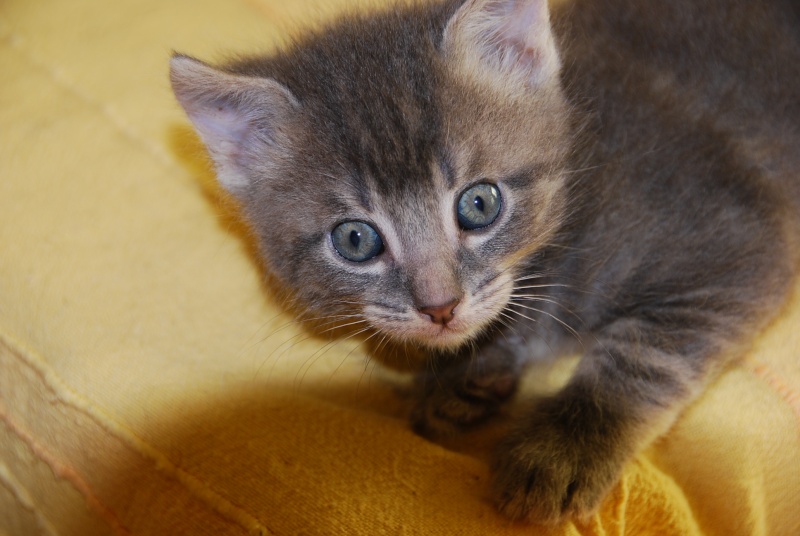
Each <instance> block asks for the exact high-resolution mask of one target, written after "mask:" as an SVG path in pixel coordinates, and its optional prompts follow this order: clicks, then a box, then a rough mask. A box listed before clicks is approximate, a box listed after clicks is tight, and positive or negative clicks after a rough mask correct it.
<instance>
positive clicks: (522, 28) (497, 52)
mask: <svg viewBox="0 0 800 536" xmlns="http://www.w3.org/2000/svg"><path fill="white" fill-rule="evenodd" d="M443 43H444V53H445V55H446V56H447V57H448V59H450V60H452V61H453V62H455V65H456V66H457V67H456V68H457V69H458V70H459V71H460V74H461V75H462V76H466V77H468V78H472V79H474V80H475V81H477V82H479V83H489V84H491V85H492V86H495V87H498V88H499V89H506V90H511V91H512V92H518V91H519V90H520V89H523V90H526V89H530V88H536V87H539V86H543V85H548V84H550V83H554V82H556V81H557V80H558V72H559V69H560V61H559V57H558V51H557V50H556V45H555V39H554V37H553V33H552V31H551V29H550V12H549V10H548V8H547V0H468V1H467V2H466V3H465V4H464V5H463V6H462V7H461V8H460V9H459V10H458V11H457V12H456V13H455V14H454V15H453V17H452V18H451V19H450V21H449V22H448V24H447V27H446V29H445V34H444V41H443Z"/></svg>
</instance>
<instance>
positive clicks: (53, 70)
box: [0, 25, 178, 170]
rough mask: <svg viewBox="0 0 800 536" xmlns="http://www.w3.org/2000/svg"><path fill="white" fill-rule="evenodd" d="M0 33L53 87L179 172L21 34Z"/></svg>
mask: <svg viewBox="0 0 800 536" xmlns="http://www.w3.org/2000/svg"><path fill="white" fill-rule="evenodd" d="M0 30H6V31H7V35H5V36H0V40H1V41H4V42H5V43H6V44H7V45H8V46H9V47H10V48H11V49H13V50H16V51H17V52H18V53H19V54H21V55H22V56H23V57H24V58H25V59H26V60H27V62H28V64H29V65H31V66H33V67H35V68H37V69H39V70H40V71H42V72H44V73H45V74H46V75H47V76H48V77H49V78H50V80H51V81H52V82H53V83H54V85H56V86H58V87H60V88H62V89H64V90H66V91H67V93H69V94H71V95H72V96H74V97H75V98H77V99H78V100H79V101H81V102H82V103H84V104H85V105H86V106H88V107H89V108H92V109H94V110H96V111H97V112H99V113H100V115H101V116H102V117H104V118H105V119H106V120H107V121H108V122H109V123H110V124H111V125H112V127H113V128H114V129H115V130H117V131H118V132H119V133H120V134H121V135H122V136H123V137H124V138H126V139H128V140H129V141H131V142H133V144H134V145H136V146H138V147H140V148H142V149H143V150H144V151H145V152H146V153H148V154H149V155H150V156H152V157H153V158H154V159H155V160H156V161H157V162H159V163H160V164H162V165H164V166H166V167H167V168H169V169H171V170H175V169H177V168H178V165H177V163H176V162H175V160H174V159H173V158H172V157H171V156H170V155H169V153H167V152H165V151H164V150H163V149H162V148H161V145H159V144H157V143H154V142H152V141H151V140H150V139H148V138H147V137H145V136H143V135H141V134H139V133H138V132H137V131H136V129H135V128H134V127H133V126H131V125H130V124H129V123H128V122H127V121H125V119H124V118H123V117H121V116H120V115H118V114H117V113H116V112H115V111H114V109H113V108H112V107H110V106H109V105H107V104H104V103H103V102H102V101H100V100H98V99H97V98H96V97H94V96H93V95H91V94H90V93H88V92H86V91H84V90H83V89H81V87H80V86H78V84H77V83H75V82H74V81H73V80H71V79H70V78H69V76H68V75H67V74H66V73H65V72H64V71H63V70H62V69H61V68H59V67H58V66H54V65H52V64H50V63H48V62H47V61H46V60H44V59H42V58H40V57H39V56H37V55H36V54H35V53H34V52H33V51H32V50H31V48H30V47H29V46H28V45H27V43H26V42H25V39H24V38H23V37H22V36H21V35H20V34H18V33H15V32H14V31H13V30H11V28H10V27H8V26H7V25H3V27H0Z"/></svg>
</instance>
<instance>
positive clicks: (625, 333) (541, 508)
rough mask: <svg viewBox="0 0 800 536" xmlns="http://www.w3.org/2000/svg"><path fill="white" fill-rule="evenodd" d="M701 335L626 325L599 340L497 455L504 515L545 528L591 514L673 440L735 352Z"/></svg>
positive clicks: (497, 489)
mask: <svg viewBox="0 0 800 536" xmlns="http://www.w3.org/2000/svg"><path fill="white" fill-rule="evenodd" d="M684 320H685V319H684ZM693 320H695V321H696V320H697V319H693ZM700 325H702V323H697V322H695V323H694V326H696V327H692V326H693V324H692V323H691V322H689V323H686V322H684V323H682V324H681V325H680V327H678V323H677V322H675V323H674V324H673V325H671V326H670V327H664V326H661V327H660V328H659V327H658V326H654V325H653V323H652V321H645V320H636V319H622V320H617V321H616V322H614V323H612V324H611V325H609V326H608V327H607V328H606V329H604V330H602V332H600V333H598V335H597V342H596V344H594V345H593V346H592V347H589V348H587V353H586V354H585V355H584V358H583V359H582V361H581V363H580V364H579V366H578V368H577V370H576V372H575V375H574V376H573V378H572V379H571V381H570V382H569V383H568V384H567V385H566V387H565V388H564V389H563V390H562V391H561V392H559V393H558V394H556V395H555V396H553V397H551V398H547V399H545V400H543V401H541V402H540V403H538V404H537V405H536V406H535V407H534V408H533V411H532V412H530V413H529V414H527V415H526V416H525V417H524V418H523V419H522V420H521V421H520V422H519V423H518V426H517V427H516V429H515V431H514V432H513V433H512V434H511V435H510V436H509V437H508V438H507V439H506V440H505V441H504V442H503V443H502V444H501V445H500V446H499V447H498V449H497V451H496V453H495V462H494V468H493V469H494V493H495V497H496V500H497V502H498V504H499V507H500V508H501V510H503V511H504V512H505V513H506V514H507V515H508V516H510V517H511V518H514V519H521V518H525V519H528V520H531V521H535V522H540V523H557V522H560V521H561V520H563V519H564V518H566V517H568V516H577V517H579V518H584V517H586V516H588V515H589V514H591V513H592V512H593V511H594V510H595V508H596V507H597V506H598V505H599V503H600V501H601V499H602V498H603V497H604V495H605V494H606V492H607V491H609V489H610V487H611V486H612V485H613V484H614V483H615V482H616V481H617V480H618V479H619V477H620V473H621V470H622V467H623V465H624V464H625V463H626V462H627V461H628V460H629V459H630V458H631V457H632V456H633V455H634V454H635V453H637V452H638V451H639V450H641V449H642V448H643V447H644V446H646V445H647V444H648V443H649V442H651V441H652V440H653V439H655V438H656V437H658V436H659V435H661V434H663V433H665V432H666V431H667V429H668V428H669V427H670V426H671V425H672V423H673V422H674V420H675V418H676V417H677V415H678V413H679V412H680V410H681V409H682V408H683V407H685V405H686V404H687V403H688V402H689V401H691V400H692V399H693V398H694V397H695V396H696V395H697V393H698V392H699V391H700V388H701V387H702V384H703V383H704V381H705V379H706V378H707V377H708V376H709V371H710V370H711V369H712V368H713V366H714V364H715V362H716V361H719V360H720V359H721V357H719V356H721V355H722V353H723V352H726V351H730V348H723V347H722V345H723V344H724V343H722V342H721V338H713V337H712V336H711V335H705V334H703V333H700V329H702V328H700V327H699V326H700ZM705 325H706V327H708V324H707V323H706V324H705Z"/></svg>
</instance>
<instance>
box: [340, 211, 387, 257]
mask: <svg viewBox="0 0 800 536" xmlns="http://www.w3.org/2000/svg"><path fill="white" fill-rule="evenodd" d="M331 242H332V244H333V247H334V248H335V249H336V251H337V252H338V253H339V255H341V256H342V257H344V258H345V259H347V260H349V261H353V262H364V261H368V260H370V259H373V258H375V257H377V256H378V255H380V254H381V253H382V252H383V240H381V236H380V235H379V234H378V231H376V230H375V229H374V228H373V227H372V226H371V225H369V224H368V223H364V222H363V221H347V222H344V223H340V224H339V225H337V226H336V227H335V228H334V229H333V231H332V232H331Z"/></svg>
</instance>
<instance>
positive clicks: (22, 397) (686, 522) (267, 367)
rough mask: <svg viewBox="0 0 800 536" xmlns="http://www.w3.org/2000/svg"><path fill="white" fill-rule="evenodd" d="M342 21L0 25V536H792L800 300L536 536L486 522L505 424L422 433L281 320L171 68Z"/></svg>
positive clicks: (92, 15) (223, 5)
mask: <svg viewBox="0 0 800 536" xmlns="http://www.w3.org/2000/svg"><path fill="white" fill-rule="evenodd" d="M345 4H347V5H348V6H352V5H353V2H347V3H346V2H345V1H344V0H336V1H334V0H328V1H326V2H324V4H323V3H322V2H317V3H314V2H311V1H306V0H303V1H299V0H295V1H293V2H291V3H289V2H285V1H279V0H234V1H221V0H201V1H198V0H192V1H190V0H172V1H170V2H161V1H157V0H119V1H116V2H106V3H98V2H95V1H92V0H70V1H69V2H44V1H41V2H30V1H25V0H10V1H7V2H4V3H2V4H0V65H2V83H0V534H7V535H27V534H45V535H56V534H59V535H60V534H64V535H72V534H74V535H81V536H92V535H100V534H115V535H124V534H143V535H149V534H153V535H155V534H214V535H229V534H230V535H233V534H250V535H267V534H274V535H292V534H365V535H366V534H369V535H373V534H384V533H391V534H400V533H402V534H433V535H435V534H465V535H471V534H475V535H479V534H480V535H483V534H498V535H502V534H540V533H544V534H558V535H560V534H571V535H574V534H584V535H601V534H621V533H623V532H625V533H632V534H676V535H677V534H681V535H684V534H690V535H691V534H719V535H735V534H769V535H779V534H785V535H791V534H800V513H798V508H797V497H798V496H800V462H799V461H798V460H800V355H798V354H800V332H798V330H797V326H798V325H800V298H798V295H800V293H795V294H796V296H795V297H794V298H793V299H792V300H791V302H790V303H789V305H788V306H787V307H786V309H785V310H784V311H783V312H782V314H781V316H780V317H779V318H778V320H777V321H776V322H774V324H773V325H772V326H771V327H770V328H769V329H768V330H767V331H766V332H765V333H764V334H763V335H762V336H761V337H760V338H759V339H758V340H757V341H756V342H755V344H754V346H753V347H752V349H751V350H750V351H749V352H748V354H747V355H746V356H745V358H744V359H743V360H742V361H741V362H740V363H739V364H737V365H736V366H733V367H731V369H730V370H728V371H727V372H726V373H725V374H724V375H723V376H722V377H721V378H720V379H719V380H718V381H717V382H716V383H715V384H714V385H713V386H712V387H711V388H710V389H709V390H708V392H707V393H706V394H705V395H704V396H703V397H702V398H701V399H700V400H699V401H698V402H697V403H696V404H694V405H693V406H692V407H691V408H690V409H689V410H688V411H686V412H685V414H684V415H683V416H682V418H681V419H680V421H679V422H678V423H677V424H676V425H675V427H674V428H673V429H672V430H671V431H670V433H669V434H668V435H666V436H665V437H663V438H662V439H660V440H658V441H657V442H656V443H655V444H654V445H653V446H652V447H651V448H650V449H648V451H647V452H645V453H643V454H642V455H640V456H639V457H637V458H636V459H635V460H634V461H632V462H631V463H630V464H629V465H628V467H627V468H626V469H625V472H624V475H623V478H622V479H621V481H620V482H619V484H618V485H617V486H616V487H615V488H614V489H613V490H612V492H611V493H610V495H609V496H608V498H607V499H606V501H605V503H604V504H603V506H602V508H601V509H600V511H599V512H598V513H597V515H596V516H594V518H592V519H591V520H589V521H588V522H585V523H575V522H570V523H567V524H565V525H564V526H561V527H556V528H551V529H542V528H539V527H533V526H530V525H527V524H525V523H511V522H509V521H507V520H506V519H504V518H503V517H501V516H500V515H499V514H497V513H496V512H495V510H494V508H493V506H492V504H491V501H490V498H489V496H488V488H489V485H488V481H489V471H488V468H487V456H488V452H489V451H490V450H491V446H492V444H493V443H494V441H496V438H497V435H498V433H499V431H501V429H502V426H501V425H498V426H487V427H484V428H481V429H478V430H475V431H474V432H470V433H469V434H466V435H465V436H464V437H463V438H460V439H456V440H451V441H448V442H447V443H446V444H444V445H439V444H434V443H431V442H429V441H426V440H424V439H422V438H420V437H418V436H416V435H415V434H414V433H413V432H412V431H411V430H410V428H409V426H408V424H407V413H408V411H409V405H410V401H409V379H408V377H406V376H404V375H402V374H398V373H391V372H389V371H386V370H384V369H382V368H380V367H378V366H376V365H375V364H374V362H372V361H370V360H369V358H368V357H367V353H366V351H365V349H364V347H363V344H362V341H359V340H356V339H327V338H325V337H324V336H319V335H312V334H311V333H309V332H308V331H307V330H305V328H304V327H303V325H302V323H299V322H296V321H293V320H292V318H291V316H290V315H288V314H287V313H286V312H285V311H284V309H283V308H282V307H281V304H280V302H279V300H278V299H277V298H275V296H274V293H273V291H272V290H273V289H270V288H269V286H268V285H265V284H264V283H263V277H262V273H261V271H260V268H259V262H258V258H257V255H256V254H255V248H254V246H253V242H252V239H251V238H250V236H249V234H248V232H247V229H246V227H245V226H244V225H243V224H242V223H241V221H240V220H239V219H238V216H237V215H236V212H235V208H234V207H232V206H231V204H230V203H229V202H227V201H226V200H225V198H224V196H222V195H221V194H220V192H219V190H218V189H217V188H216V186H215V183H214V179H213V175H212V173H211V171H210V166H209V164H208V161H207V158H206V155H205V152H204V150H203V148H202V146H201V145H200V144H199V142H198V140H197V138H196V136H195V135H194V134H193V133H192V131H191V129H190V127H189V125H188V122H187V120H186V119H185V117H184V116H183V114H182V112H181V110H180V109H179V107H178V105H177V104H176V103H175V101H174V99H173V97H172V94H171V91H170V88H169V83H168V78H167V64H168V59H169V56H170V53H171V51H172V50H179V51H183V52H187V53H191V54H193V55H197V56H198V57H201V58H204V59H209V60H219V59H222V58H223V57H224V56H221V54H222V53H224V52H234V51H247V52H255V51H258V50H269V49H270V48H271V47H273V46H275V44H276V43H279V42H280V41H281V40H283V39H285V38H286V36H287V35H289V34H290V31H291V28H292V27H293V26H294V25H296V24H300V25H307V24H310V23H312V22H314V21H318V20H320V19H323V18H325V17H327V16H329V14H330V13H332V12H334V11H336V10H340V9H342V8H343V7H344V6H345ZM799 288H800V287H799ZM558 375H559V374H558V371H555V372H553V373H552V374H551V376H544V377H538V378H536V381H538V382H544V383H547V382H550V381H552V382H556V381H557V380H558ZM536 381H534V382H533V383H536ZM501 424H502V423H501Z"/></svg>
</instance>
